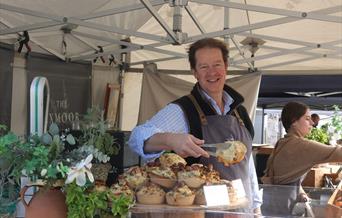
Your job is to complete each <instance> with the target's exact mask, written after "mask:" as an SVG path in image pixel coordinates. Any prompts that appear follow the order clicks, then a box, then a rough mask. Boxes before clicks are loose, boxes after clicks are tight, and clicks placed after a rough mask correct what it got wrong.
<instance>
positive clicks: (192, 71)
mask: <svg viewBox="0 0 342 218" xmlns="http://www.w3.org/2000/svg"><path fill="white" fill-rule="evenodd" d="M191 73H192V75H194V77H195V79H197V80H198V78H197V73H196V70H195V69H191Z"/></svg>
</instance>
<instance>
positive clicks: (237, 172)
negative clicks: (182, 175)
mask: <svg viewBox="0 0 342 218" xmlns="http://www.w3.org/2000/svg"><path fill="white" fill-rule="evenodd" d="M234 112H236V111H234ZM236 114H237V112H236ZM236 116H237V117H238V118H237V117H235V116H232V115H210V116H206V121H207V122H206V123H204V125H202V133H203V139H204V140H205V143H220V142H224V141H226V140H239V141H241V142H243V143H244V144H245V145H246V146H247V153H246V156H245V158H244V159H243V160H242V161H241V162H240V163H237V164H234V165H232V166H229V167H226V166H224V165H223V164H222V163H219V162H218V161H217V159H216V158H215V157H210V158H209V159H208V158H201V159H200V162H201V163H202V164H204V165H208V164H212V165H213V166H214V169H216V170H217V171H219V172H220V175H221V178H223V179H227V180H234V179H241V180H242V183H243V185H244V188H245V192H246V195H247V198H248V200H249V203H250V204H249V209H247V211H248V210H250V209H251V205H252V204H251V203H252V194H251V182H250V181H251V180H250V174H249V161H250V160H249V157H250V156H251V151H252V138H251V136H250V134H249V132H248V130H247V129H246V128H245V126H244V125H243V121H242V120H241V119H240V118H239V115H238V114H237V115H236Z"/></svg>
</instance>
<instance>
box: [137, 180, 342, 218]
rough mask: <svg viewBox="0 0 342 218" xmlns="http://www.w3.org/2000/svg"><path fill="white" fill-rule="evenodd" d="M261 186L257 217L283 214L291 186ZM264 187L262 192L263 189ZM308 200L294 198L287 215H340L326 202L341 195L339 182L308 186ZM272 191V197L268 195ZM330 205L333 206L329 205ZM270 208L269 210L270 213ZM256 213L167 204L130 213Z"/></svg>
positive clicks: (141, 217)
mask: <svg viewBox="0 0 342 218" xmlns="http://www.w3.org/2000/svg"><path fill="white" fill-rule="evenodd" d="M261 188H262V189H263V190H264V204H263V206H262V213H263V214H262V215H260V216H258V217H284V216H285V215H284V213H283V209H284V208H283V205H282V202H284V201H287V199H286V197H285V196H286V195H285V194H286V193H288V192H290V191H291V189H292V188H293V187H287V186H273V185H268V186H264V185H262V186H261ZM266 189H267V191H266V192H265V190H266ZM305 191H306V193H307V194H308V196H309V197H310V198H311V200H310V201H309V202H307V203H302V202H294V204H293V208H292V211H291V213H292V215H290V216H288V217H316V218H324V217H341V214H340V213H341V210H342V209H341V207H338V206H336V205H335V206H332V205H329V204H331V203H332V202H334V200H332V199H335V200H336V198H337V197H338V196H340V195H341V183H340V185H339V188H338V189H331V188H308V189H306V190H305ZM270 193H271V196H272V198H271V199H268V200H266V199H265V198H269V197H270V196H269V194H270ZM332 207H333V209H331V208H332ZM270 211H271V212H272V213H270ZM254 215H255V214H252V213H247V212H241V209H237V208H236V209H234V208H229V207H205V206H190V207H172V206H167V205H159V206H158V205H139V204H137V205H136V206H134V207H133V208H131V217H136V218H147V217H150V218H153V217H158V218H159V217H182V218H183V217H185V218H187V217H189V218H190V217H195V218H197V217H200V218H202V217H203V218H204V217H241V218H242V217H254Z"/></svg>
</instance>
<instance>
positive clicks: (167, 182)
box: [149, 173, 177, 188]
mask: <svg viewBox="0 0 342 218" xmlns="http://www.w3.org/2000/svg"><path fill="white" fill-rule="evenodd" d="M149 177H150V180H151V182H152V183H155V184H158V185H160V186H162V187H164V188H172V187H173V186H174V185H175V184H176V180H177V179H176V176H175V178H174V179H170V178H167V177H163V176H159V175H156V174H154V173H149Z"/></svg>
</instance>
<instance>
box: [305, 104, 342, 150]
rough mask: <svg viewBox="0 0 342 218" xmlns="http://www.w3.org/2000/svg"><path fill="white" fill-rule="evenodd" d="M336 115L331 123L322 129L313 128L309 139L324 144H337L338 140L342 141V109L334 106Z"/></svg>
mask: <svg viewBox="0 0 342 218" xmlns="http://www.w3.org/2000/svg"><path fill="white" fill-rule="evenodd" d="M334 109H335V110H334V113H333V116H332V119H331V122H329V123H326V124H325V125H322V126H321V128H313V129H312V130H311V132H310V134H309V135H308V136H307V138H308V139H311V140H314V141H318V142H321V143H324V144H335V143H336V140H338V139H342V116H341V114H340V112H341V111H340V108H339V107H338V106H337V105H334Z"/></svg>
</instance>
